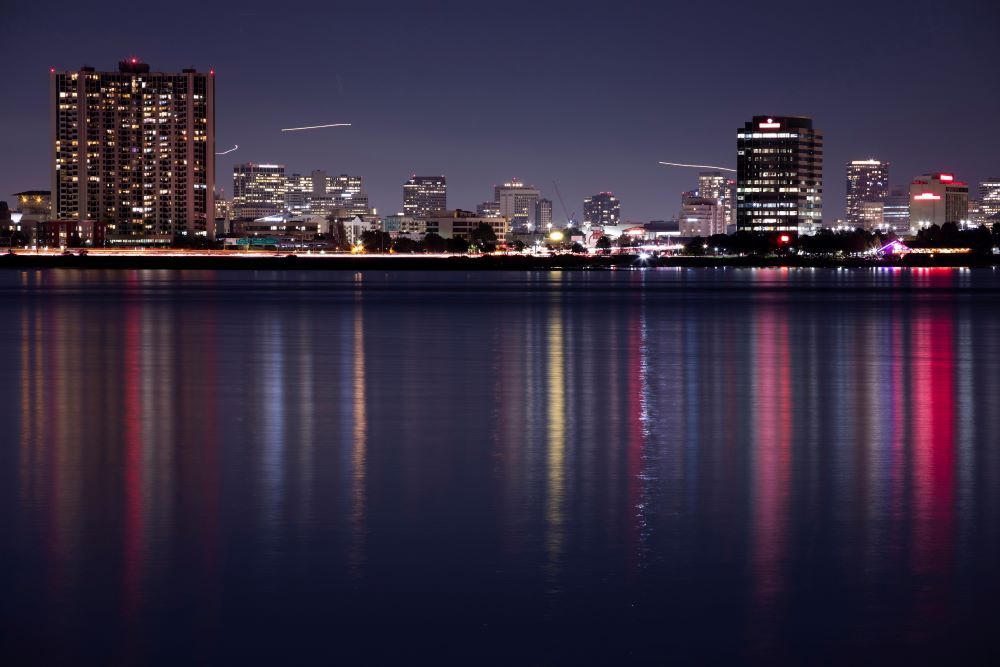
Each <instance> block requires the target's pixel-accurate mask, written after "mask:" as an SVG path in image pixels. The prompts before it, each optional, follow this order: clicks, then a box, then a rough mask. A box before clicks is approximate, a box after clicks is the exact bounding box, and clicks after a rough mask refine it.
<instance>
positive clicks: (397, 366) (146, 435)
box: [0, 269, 1000, 665]
mask: <svg viewBox="0 0 1000 667" xmlns="http://www.w3.org/2000/svg"><path fill="white" fill-rule="evenodd" d="M998 305H1000V273H998V272H995V271H992V270H982V271H975V270H974V271H969V270H950V269H949V270H923V271H921V270H915V271H901V270H881V271H880V270H854V271H846V270H841V271H830V270H807V269H803V270H793V271H787V270H719V269H697V270H683V269H664V270H655V271H654V270H646V271H611V272H578V273H559V272H554V273H483V274H475V273H471V274H465V273H440V274H438V273H385V272H372V273H364V274H356V273H351V272H342V273H337V272H307V271H303V272H282V273H266V272H256V273H251V272H237V271H232V272H229V271H218V272H165V271H134V272H124V271H123V272H113V271H79V270H49V271H5V272H0V350H2V354H0V404H2V405H3V406H5V407H6V410H5V418H4V424H3V435H2V436H0V443H2V445H0V614H2V619H0V620H2V629H0V647H2V653H0V658H4V659H5V660H4V661H5V663H6V664H26V663H46V664H51V663H64V664H80V663H84V662H92V663H96V664H137V663H157V664H178V663H192V662H194V663H199V664H215V663H218V664H223V663H227V664H231V663H242V664H248V663H262V662H274V663H279V664H290V663H340V664H359V663H381V664H386V663H389V664H393V663H395V664H399V663H406V664H413V663H416V662H419V663H426V664H447V663H459V664H485V663H499V664H529V665H531V664H538V665H541V664H561V663H567V664H625V663H629V662H649V663H655V664H665V663H700V664H704V663H706V662H720V661H724V662H727V663H730V664H732V663H739V662H751V663H767V664H773V663H775V662H778V663H796V662H798V663H809V664H817V663H828V664H843V663H845V662H848V661H849V662H851V663H859V662H860V663H865V662H870V663H885V662H895V661H898V660H901V659H910V660H914V661H917V662H925V661H927V662H931V661H945V660H947V661H951V662H954V661H956V660H957V661H960V662H963V663H969V662H975V661H982V662H984V663H986V662H991V661H992V659H995V658H996V657H997V656H996V653H997V651H996V648H995V640H994V638H993V636H992V635H993V632H994V631H995V629H996V627H997V622H998V620H1000V618H998V612H997V594H998V593H1000V573H998V571H997V566H996V563H997V559H998V556H1000V435H998V434H1000V309H998Z"/></svg>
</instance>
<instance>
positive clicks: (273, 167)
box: [233, 162, 287, 219]
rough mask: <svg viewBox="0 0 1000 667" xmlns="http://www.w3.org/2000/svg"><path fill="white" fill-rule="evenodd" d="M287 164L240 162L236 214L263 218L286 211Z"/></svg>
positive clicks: (235, 172) (235, 169)
mask: <svg viewBox="0 0 1000 667" xmlns="http://www.w3.org/2000/svg"><path fill="white" fill-rule="evenodd" d="M286 188H287V182H286V180H285V167H284V165H280V164H252V163H249V162H248V163H246V164H238V165H235V166H234V167H233V215H234V216H235V217H237V218H241V219H256V218H263V217H267V216H269V215H277V214H279V213H281V212H282V211H284V210H285V191H286Z"/></svg>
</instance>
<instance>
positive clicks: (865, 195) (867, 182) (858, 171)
mask: <svg viewBox="0 0 1000 667" xmlns="http://www.w3.org/2000/svg"><path fill="white" fill-rule="evenodd" d="M887 196H889V163H888V162H881V161H880V160H874V159H872V160H853V161H851V162H848V163H847V222H848V224H855V225H857V226H864V225H862V224H861V223H862V222H863V221H862V219H861V203H862V202H884V201H885V198H886V197H887ZM870 212H871V208H869V213H870Z"/></svg>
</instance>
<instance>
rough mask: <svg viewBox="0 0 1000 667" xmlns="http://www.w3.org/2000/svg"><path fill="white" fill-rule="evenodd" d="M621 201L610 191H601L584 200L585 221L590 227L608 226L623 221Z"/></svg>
mask: <svg viewBox="0 0 1000 667" xmlns="http://www.w3.org/2000/svg"><path fill="white" fill-rule="evenodd" d="M621 208H622V207H621V201H619V200H618V198H617V197H615V196H614V195H613V194H611V193H610V192H599V193H597V194H596V195H594V196H592V197H588V198H587V199H584V200H583V221H584V223H586V224H587V225H589V226H590V227H607V226H610V225H617V224H618V223H620V222H621V217H622V210H621Z"/></svg>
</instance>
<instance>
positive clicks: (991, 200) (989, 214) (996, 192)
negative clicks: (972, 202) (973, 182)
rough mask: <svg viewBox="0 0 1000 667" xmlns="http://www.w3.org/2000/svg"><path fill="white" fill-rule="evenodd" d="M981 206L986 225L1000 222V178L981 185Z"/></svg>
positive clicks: (991, 179) (983, 182)
mask: <svg viewBox="0 0 1000 667" xmlns="http://www.w3.org/2000/svg"><path fill="white" fill-rule="evenodd" d="M979 206H980V211H981V213H982V216H983V218H984V219H985V220H986V224H992V223H994V222H1000V178H990V179H987V180H985V181H982V182H981V183H980V184H979Z"/></svg>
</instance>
